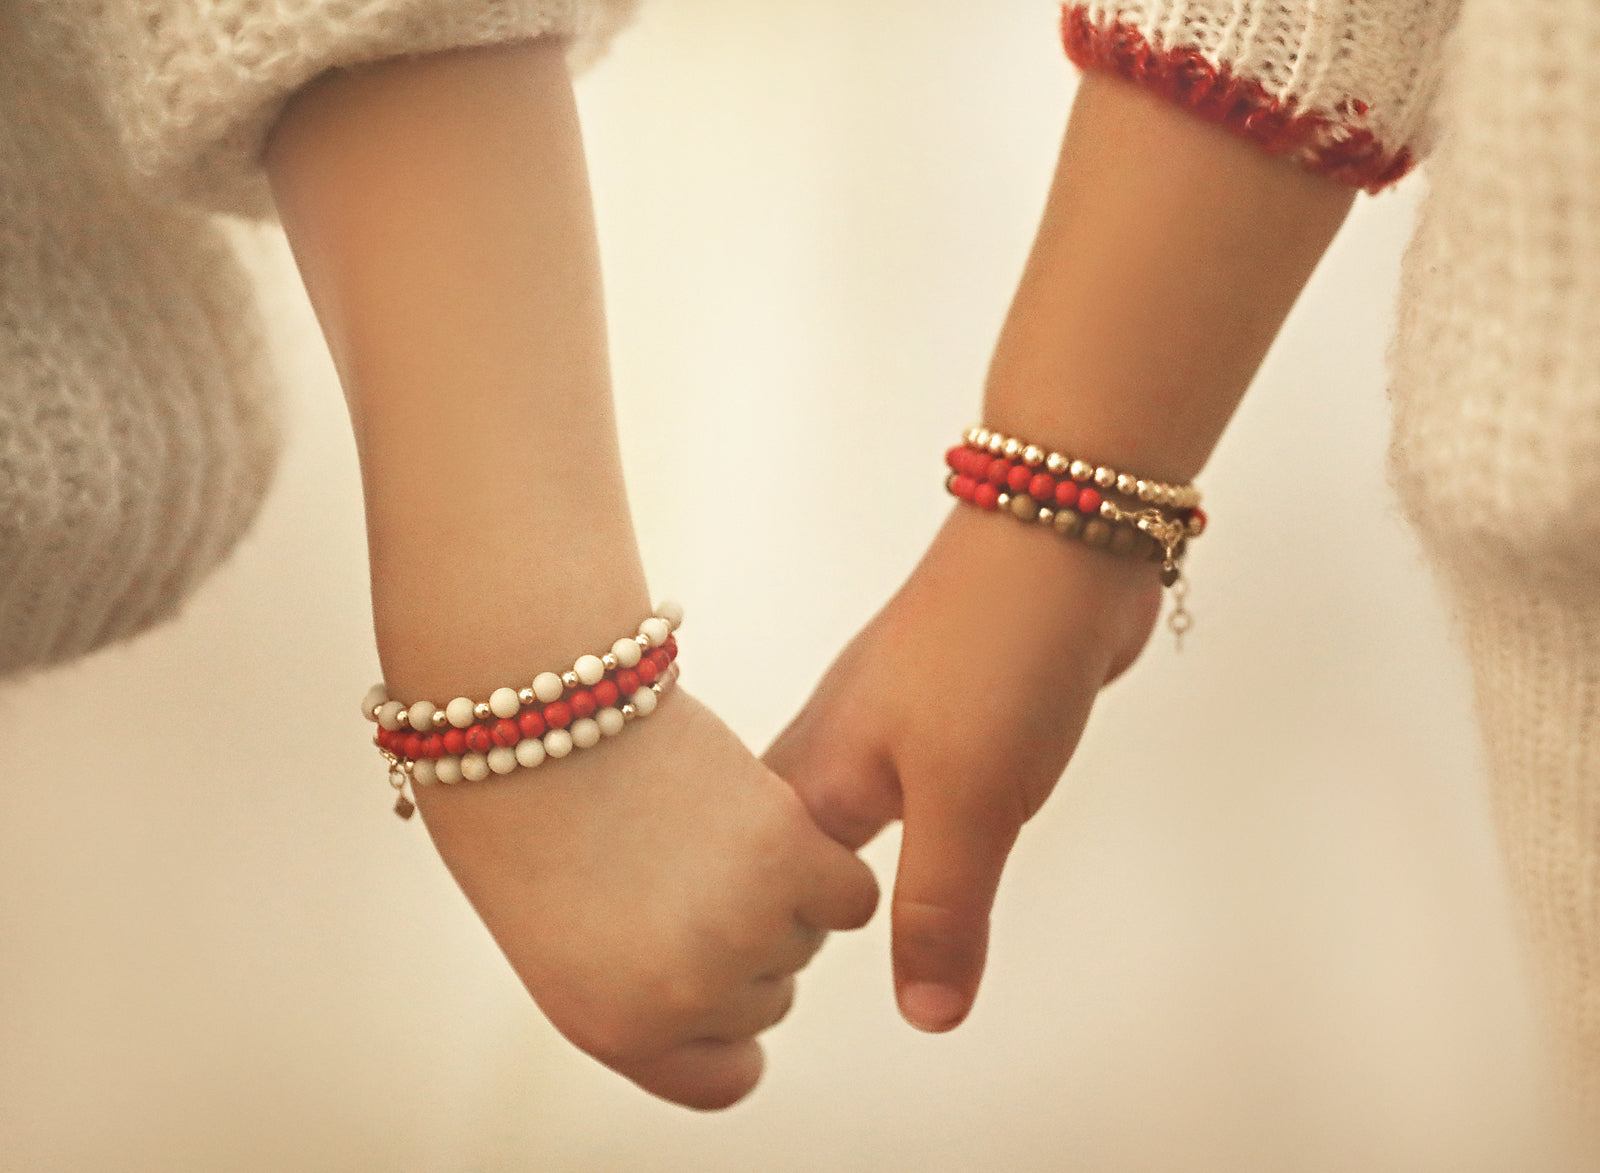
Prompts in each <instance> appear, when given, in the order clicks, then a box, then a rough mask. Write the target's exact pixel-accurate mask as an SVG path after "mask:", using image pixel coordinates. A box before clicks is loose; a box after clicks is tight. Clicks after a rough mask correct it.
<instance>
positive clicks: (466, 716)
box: [444, 696, 477, 729]
mask: <svg viewBox="0 0 1600 1173" xmlns="http://www.w3.org/2000/svg"><path fill="white" fill-rule="evenodd" d="M474 708H476V706H475V705H474V704H473V703H472V701H470V700H469V699H467V698H466V697H464V696H458V697H456V699H455V700H453V701H451V702H450V703H449V704H448V705H446V706H445V707H444V715H445V716H446V717H448V718H449V719H450V724H452V725H454V726H455V727H456V728H457V729H465V728H466V727H467V726H468V725H471V724H472V722H473V721H475V720H477V716H476V714H475V713H474V712H473V709H474Z"/></svg>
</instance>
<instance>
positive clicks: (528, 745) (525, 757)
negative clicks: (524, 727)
mask: <svg viewBox="0 0 1600 1173" xmlns="http://www.w3.org/2000/svg"><path fill="white" fill-rule="evenodd" d="M513 752H514V753H515V754H516V755H517V765H519V766H522V767H524V768H525V769H529V770H531V769H533V768H534V767H535V766H537V765H538V764H539V763H540V762H542V761H544V742H542V741H540V740H539V739H538V738H537V737H524V738H523V739H522V740H521V741H519V742H517V748H516V749H515V750H514V751H513Z"/></svg>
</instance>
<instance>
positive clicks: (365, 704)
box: [361, 684, 389, 721]
mask: <svg viewBox="0 0 1600 1173" xmlns="http://www.w3.org/2000/svg"><path fill="white" fill-rule="evenodd" d="M388 699H389V689H388V688H387V687H386V686H384V685H382V684H374V685H373V686H372V687H371V688H369V689H367V695H366V696H364V697H362V698H361V715H362V716H363V717H365V718H366V719H367V720H369V721H376V720H377V719H378V706H379V705H381V704H383V703H384V702H385V701H387V700H388Z"/></svg>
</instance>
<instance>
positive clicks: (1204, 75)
mask: <svg viewBox="0 0 1600 1173" xmlns="http://www.w3.org/2000/svg"><path fill="white" fill-rule="evenodd" d="M1061 39H1062V43H1063V44H1064V45H1065V46H1066V50H1067V56H1068V57H1069V58H1070V59H1071V60H1072V62H1073V64H1074V65H1076V66H1078V68H1079V69H1084V70H1088V69H1109V70H1111V71H1112V72H1114V73H1116V74H1118V75H1120V76H1121V77H1125V78H1127V79H1128V80H1129V81H1132V82H1135V83H1137V84H1138V85H1141V86H1143V87H1144V88H1146V89H1148V90H1150V91H1151V92H1152V93H1155V94H1157V95H1159V96H1161V97H1163V98H1165V99H1167V100H1168V101H1171V102H1176V103H1177V104H1178V105H1180V106H1182V107H1184V108H1185V109H1187V110H1190V111H1192V112H1193V113H1195V114H1198V115H1199V116H1200V117H1202V118H1204V119H1206V120H1207V121H1208V122H1214V123H1216V124H1217V125H1218V126H1223V127H1226V128H1227V129H1228V130H1231V131H1233V132H1234V133H1235V134H1238V135H1240V136H1242V137H1244V138H1247V139H1249V140H1250V141H1251V142H1253V143H1255V144H1257V145H1258V146H1260V147H1261V148H1263V149H1264V150H1266V151H1267V152H1268V153H1269V154H1273V155H1286V156H1288V157H1289V158H1292V159H1294V160H1295V161H1296V162H1298V163H1300V164H1301V165H1303V166H1304V167H1306V168H1307V169H1309V170H1311V171H1314V172H1316V173H1318V174H1319V175H1325V176H1327V177H1328V178H1329V179H1333V180H1335V181H1337V182H1339V183H1344V184H1348V185H1349V186H1351V187H1359V188H1362V189H1364V190H1366V191H1369V192H1375V191H1378V190H1380V189H1382V188H1385V187H1387V186H1389V185H1390V184H1391V183H1394V182H1395V181H1396V180H1398V179H1399V178H1400V177H1401V176H1403V175H1405V174H1406V172H1408V171H1410V170H1411V168H1412V166H1413V164H1414V163H1415V161H1416V160H1415V158H1414V157H1413V155H1412V153H1411V150H1410V148H1409V147H1401V148H1400V149H1399V150H1389V149H1388V148H1386V147H1385V146H1384V145H1383V144H1382V143H1381V142H1379V141H1378V138H1377V136H1376V135H1374V134H1373V132H1372V130H1371V129H1370V128H1369V127H1367V126H1366V125H1364V120H1365V117H1366V114H1367V109H1368V107H1367V104H1366V103H1365V102H1364V101H1362V100H1361V99H1359V98H1355V97H1350V98H1346V99H1344V100H1343V101H1342V102H1340V103H1339V105H1338V107H1337V108H1336V109H1333V110H1325V111H1324V110H1304V109H1301V108H1300V107H1299V105H1298V104H1297V103H1296V102H1295V100H1294V99H1293V98H1275V97H1273V96H1272V95H1271V94H1269V93H1268V92H1267V90H1266V88H1265V87H1264V86H1262V84H1261V83H1260V82H1258V81H1256V80H1254V79H1253V78H1246V77H1239V76H1237V75H1235V74H1234V73H1233V71H1232V70H1231V69H1230V68H1229V66H1228V63H1227V62H1225V61H1224V62H1221V63H1220V64H1214V63H1212V62H1210V61H1208V60H1206V58H1205V57H1204V56H1203V55H1202V54H1201V53H1200V51H1199V50H1198V49H1195V48H1192V47H1184V46H1177V45H1173V46H1167V45H1161V44H1153V43H1151V42H1150V41H1148V40H1146V39H1145V37H1144V35H1143V34H1142V33H1141V32H1140V31H1139V30H1138V29H1137V28H1135V27H1134V26H1133V25H1131V24H1127V23H1125V22H1122V21H1117V20H1111V21H1107V22H1105V23H1097V22H1096V21H1095V20H1094V19H1093V17H1091V15H1090V13H1089V10H1088V6H1087V5H1083V4H1064V5H1062V9H1061Z"/></svg>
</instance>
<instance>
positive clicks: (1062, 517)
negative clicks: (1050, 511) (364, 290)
mask: <svg viewBox="0 0 1600 1173" xmlns="http://www.w3.org/2000/svg"><path fill="white" fill-rule="evenodd" d="M1053 524H1054V525H1055V527H1056V533H1058V534H1060V535H1061V536H1062V537H1064V538H1075V537H1077V536H1078V535H1079V534H1080V533H1082V532H1083V514H1081V513H1079V512H1078V511H1077V510H1076V509H1058V510H1056V519H1055V522H1054V523H1053Z"/></svg>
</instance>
